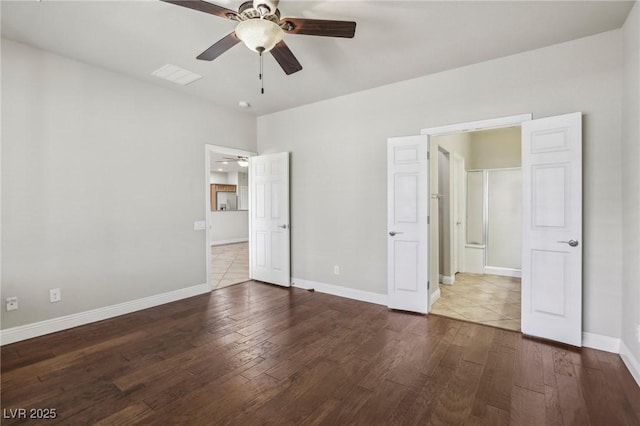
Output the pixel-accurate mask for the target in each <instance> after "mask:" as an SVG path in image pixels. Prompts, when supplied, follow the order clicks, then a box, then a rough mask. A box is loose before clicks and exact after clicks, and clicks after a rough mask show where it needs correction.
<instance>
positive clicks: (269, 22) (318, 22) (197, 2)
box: [162, 0, 356, 79]
mask: <svg viewBox="0 0 640 426" xmlns="http://www.w3.org/2000/svg"><path fill="white" fill-rule="evenodd" d="M162 1H164V2H166V3H172V4H175V5H178V6H182V7H186V8H189V9H193V10H197V11H199V12H204V13H208V14H211V15H215V16H219V17H221V18H226V19H230V20H232V21H237V22H238V25H237V26H236V29H235V31H233V32H231V33H230V34H228V35H227V36H225V37H223V38H222V39H220V40H219V41H218V42H216V43H215V44H213V45H212V46H211V47H209V48H208V49H207V50H205V51H204V52H202V53H201V54H200V55H199V56H198V57H197V58H198V59H201V60H205V61H213V60H214V59H216V58H217V57H218V56H220V55H222V54H223V53H224V52H226V51H227V50H229V49H230V48H232V47H233V46H235V45H236V44H238V43H239V42H240V41H242V42H244V44H245V45H246V46H247V47H248V48H249V49H251V50H253V51H254V52H258V53H259V54H260V56H261V57H262V53H264V52H271V54H272V55H273V57H274V58H275V60H276V61H277V62H278V64H280V67H282V69H283V70H284V72H285V73H286V74H287V75H289V74H293V73H295V72H298V71H300V70H301V69H302V65H300V62H298V60H297V59H296V57H295V56H294V55H293V53H292V52H291V50H290V49H289V47H288V46H287V44H286V43H285V42H284V40H283V39H284V34H285V33H287V34H304V35H313V36H325V37H344V38H353V36H354V35H355V31H356V23H355V22H349V21H330V20H322V19H305V18H281V17H280V10H279V9H278V3H279V0H252V1H246V2H244V3H242V4H241V5H240V8H238V11H237V12H236V11H234V10H231V9H227V8H225V7H222V6H218V5H215V4H212V3H209V2H206V1H201V0H162ZM261 74H262V71H261ZM260 78H261V79H262V75H261V76H260Z"/></svg>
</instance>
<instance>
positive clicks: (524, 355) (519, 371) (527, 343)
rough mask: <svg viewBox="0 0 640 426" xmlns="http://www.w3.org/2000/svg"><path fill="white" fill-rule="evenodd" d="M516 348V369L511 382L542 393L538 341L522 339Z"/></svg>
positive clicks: (542, 382) (541, 372) (539, 346)
mask: <svg viewBox="0 0 640 426" xmlns="http://www.w3.org/2000/svg"><path fill="white" fill-rule="evenodd" d="M519 345H520V348H518V349H517V350H516V367H515V368H516V369H515V374H514V378H513V383H514V384H515V385H516V386H519V387H521V388H525V389H529V390H532V391H534V392H537V393H539V394H544V369H543V364H542V348H541V345H540V343H538V342H535V341H533V340H530V339H522V340H520V342H519Z"/></svg>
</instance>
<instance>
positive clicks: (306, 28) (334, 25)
mask: <svg viewBox="0 0 640 426" xmlns="http://www.w3.org/2000/svg"><path fill="white" fill-rule="evenodd" d="M280 25H281V26H282V29H283V30H285V31H286V32H288V33H289V34H305V35H314V36H324V37H344V38H353V36H354V35H355V33H356V23H355V22H351V21H325V20H323V19H304V18H283V19H282V20H281V21H280Z"/></svg>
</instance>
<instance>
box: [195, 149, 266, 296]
mask: <svg viewBox="0 0 640 426" xmlns="http://www.w3.org/2000/svg"><path fill="white" fill-rule="evenodd" d="M212 152H216V153H218V154H224V155H234V156H238V155H240V156H243V157H254V156H256V155H258V153H256V152H252V151H245V150H242V149H236V148H229V147H226V146H221V145H211V144H205V146H204V178H205V188H204V189H205V190H204V192H205V197H204V201H205V210H204V211H205V223H206V228H205V259H206V262H205V264H206V270H207V286H208V287H209V290H213V281H212V280H211V274H212V273H213V271H212V270H211V230H210V229H211V215H210V214H209V212H210V211H211V187H210V184H211V172H212V171H213V170H212V168H211V162H210V161H209V159H210V157H211V153H212ZM247 172H249V168H248V167H247ZM249 197H251V193H249ZM249 209H251V203H249ZM248 215H249V216H251V211H249V212H248ZM248 238H249V239H250V238H251V232H249V236H248Z"/></svg>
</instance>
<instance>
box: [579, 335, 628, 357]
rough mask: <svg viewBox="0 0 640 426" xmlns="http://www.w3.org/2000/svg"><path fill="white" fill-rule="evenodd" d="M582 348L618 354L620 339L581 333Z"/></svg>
mask: <svg viewBox="0 0 640 426" xmlns="http://www.w3.org/2000/svg"><path fill="white" fill-rule="evenodd" d="M582 346H585V347H587V348H591V349H598V350H600V351H605V352H612V353H614V354H619V353H620V339H616V338H615V337H609V336H603V335H602V334H596V333H588V332H586V331H583V332H582Z"/></svg>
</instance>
